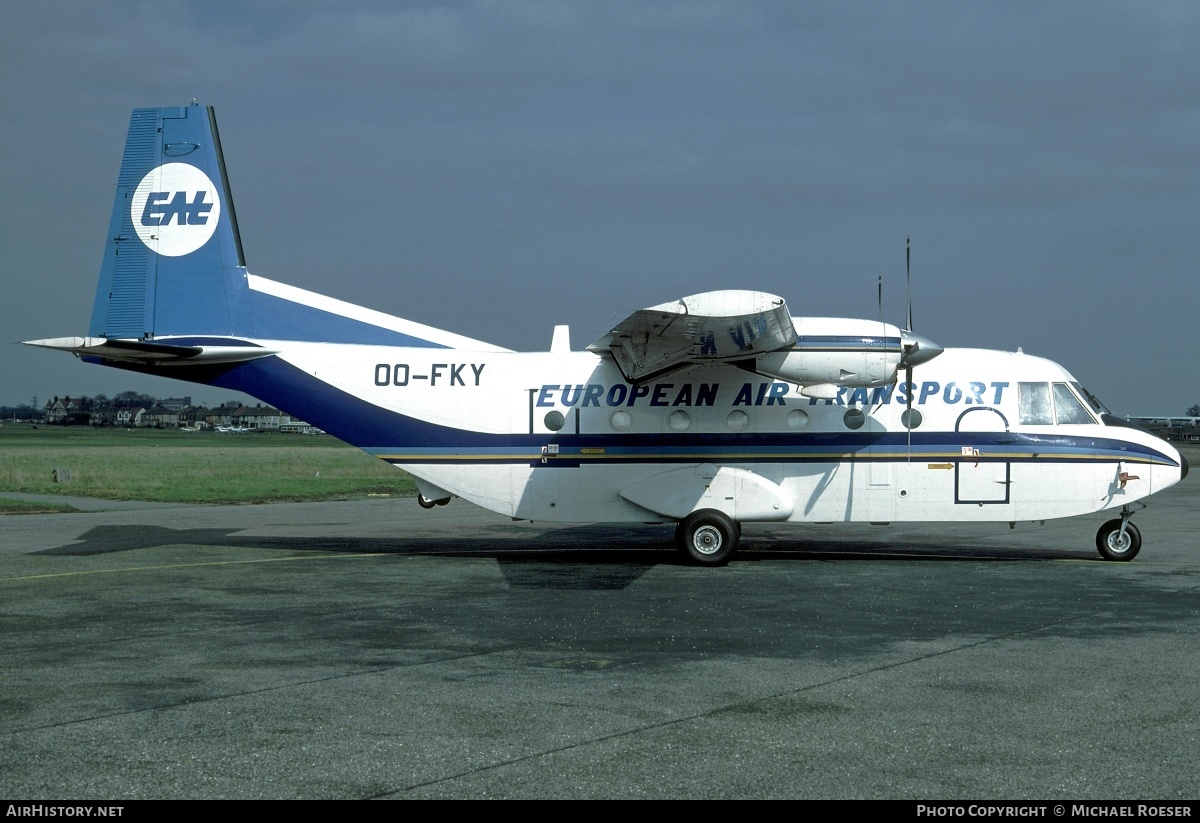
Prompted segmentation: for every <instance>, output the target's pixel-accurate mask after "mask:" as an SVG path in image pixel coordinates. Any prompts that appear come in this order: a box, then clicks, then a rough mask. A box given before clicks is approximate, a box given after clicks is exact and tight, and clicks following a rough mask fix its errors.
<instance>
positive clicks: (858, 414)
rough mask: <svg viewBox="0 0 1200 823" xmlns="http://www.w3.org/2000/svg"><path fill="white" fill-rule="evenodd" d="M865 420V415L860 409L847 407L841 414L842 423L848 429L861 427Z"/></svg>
mask: <svg viewBox="0 0 1200 823" xmlns="http://www.w3.org/2000/svg"><path fill="white" fill-rule="evenodd" d="M866 422H867V416H866V415H865V414H863V411H862V409H847V410H846V413H845V414H843V415H842V423H844V424H845V425H846V428H848V429H861V428H862V427H863V424H864V423H866Z"/></svg>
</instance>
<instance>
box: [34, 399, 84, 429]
mask: <svg viewBox="0 0 1200 823" xmlns="http://www.w3.org/2000/svg"><path fill="white" fill-rule="evenodd" d="M90 419H91V415H89V414H88V413H87V412H86V411H84V408H83V406H82V405H81V404H80V403H79V402H77V401H75V400H72V399H71V398H70V397H64V398H62V399H59V398H57V397H55V398H54V399H53V400H51V401H49V402H48V403H46V416H45V420H46V422H47V423H57V424H59V425H60V426H86V425H87V424H88V422H89V421H90Z"/></svg>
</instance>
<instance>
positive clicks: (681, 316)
mask: <svg viewBox="0 0 1200 823" xmlns="http://www.w3.org/2000/svg"><path fill="white" fill-rule="evenodd" d="M795 341H796V329H795V327H793V325H792V316H791V314H790V313H789V312H788V309H787V304H786V303H785V302H784V300H783V298H782V297H776V296H775V295H773V294H765V293H764V292H757V291H744V290H726V291H712V292H705V293H703V294H694V295H692V296H691V297H684V298H683V299H681V300H676V301H674V302H672V303H663V304H661V305H658V306H651V307H650V308H648V309H642V310H641V311H637V312H634V313H633V314H631V315H630V316H629V317H627V318H625V319H624V320H623V321H621V322H620V323H619V324H618V325H617V326H616V327H615V328H614V329H613V330H612V331H610V332H609V333H608V334H606V335H605V336H604V337H602V338H600V339H599V340H597V341H596V342H595V343H593V344H592V345H590V346H588V350H589V351H594V352H604V351H607V352H610V353H611V354H612V356H613V359H614V360H615V361H616V363H617V366H618V367H619V368H620V369H621V373H622V374H623V375H624V376H625V379H626V380H628V381H629V382H630V383H639V382H644V381H646V380H651V379H653V378H655V377H659V376H661V375H663V374H667V373H668V372H672V371H675V370H676V369H680V368H683V367H685V366H691V365H696V364H699V363H706V362H709V363H714V362H724V361H730V360H744V359H746V358H751V357H756V356H758V355H760V354H766V353H767V352H772V351H776V350H778V349H782V348H785V347H788V346H791V345H792V344H793V343H794V342H795Z"/></svg>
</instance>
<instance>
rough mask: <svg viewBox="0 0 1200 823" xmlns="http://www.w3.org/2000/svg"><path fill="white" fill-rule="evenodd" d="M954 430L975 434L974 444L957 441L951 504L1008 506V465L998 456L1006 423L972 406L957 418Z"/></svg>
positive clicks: (997, 415)
mask: <svg viewBox="0 0 1200 823" xmlns="http://www.w3.org/2000/svg"><path fill="white" fill-rule="evenodd" d="M954 430H955V431H956V432H960V433H970V432H978V433H979V435H980V437H979V438H978V440H977V441H974V440H972V439H971V437H970V436H967V437H965V438H960V443H961V449H962V456H961V457H960V458H959V460H958V462H956V463H955V464H954V502H955V503H964V504H976V505H983V504H1005V503H1008V502H1009V490H1010V488H1011V484H1012V464H1011V463H1009V461H1008V459H1007V457H1006V456H1001V454H1002V452H1003V451H1004V445H1003V443H1002V442H1001V441H1003V440H1004V439H1005V438H1004V437H1002V436H1000V437H998V436H997V435H1002V434H1003V433H1004V432H1007V431H1008V420H1007V419H1006V418H1005V417H1004V415H1003V414H1001V413H1000V412H999V411H997V410H996V409H993V408H990V407H987V406H976V407H975V408H973V409H967V410H966V411H964V412H963V413H962V414H961V415H959V417H958V421H957V422H956V423H955V425H954Z"/></svg>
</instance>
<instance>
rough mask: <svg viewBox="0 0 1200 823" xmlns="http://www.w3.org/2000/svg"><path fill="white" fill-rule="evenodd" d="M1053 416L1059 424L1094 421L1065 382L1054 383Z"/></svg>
mask: <svg viewBox="0 0 1200 823" xmlns="http://www.w3.org/2000/svg"><path fill="white" fill-rule="evenodd" d="M1054 416H1055V418H1057V420H1058V425H1060V426H1078V425H1087V424H1089V423H1095V422H1096V421H1095V420H1094V419H1093V418H1092V416H1091V415H1090V414H1088V412H1087V409H1085V408H1084V407H1083V403H1080V402H1079V398H1078V397H1076V396H1075V395H1074V394H1073V393H1072V392H1071V389H1070V388H1068V387H1067V384H1066V383H1055V384H1054Z"/></svg>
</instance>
